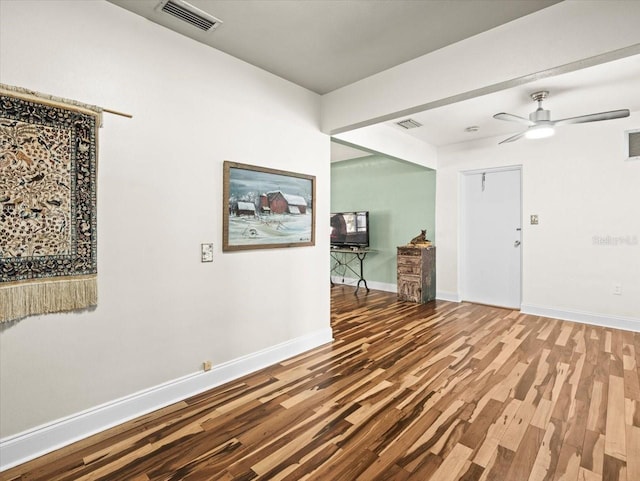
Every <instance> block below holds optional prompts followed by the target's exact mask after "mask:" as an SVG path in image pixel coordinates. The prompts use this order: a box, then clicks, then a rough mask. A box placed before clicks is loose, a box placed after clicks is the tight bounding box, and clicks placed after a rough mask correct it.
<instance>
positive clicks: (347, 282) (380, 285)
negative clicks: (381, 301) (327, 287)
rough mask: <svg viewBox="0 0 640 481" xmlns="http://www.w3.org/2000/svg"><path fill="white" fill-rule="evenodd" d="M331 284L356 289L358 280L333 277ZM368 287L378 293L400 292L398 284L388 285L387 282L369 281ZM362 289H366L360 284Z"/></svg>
mask: <svg viewBox="0 0 640 481" xmlns="http://www.w3.org/2000/svg"><path fill="white" fill-rule="evenodd" d="M331 282H333V283H334V284H337V285H344V286H353V287H355V286H356V285H357V284H358V279H353V278H351V277H344V278H343V277H342V276H332V277H331ZM367 286H368V287H369V289H374V290H376V291H385V292H398V286H397V285H396V284H387V283H386V282H378V281H367ZM360 288H361V289H364V284H363V283H360ZM358 292H360V291H358ZM365 292H366V289H365Z"/></svg>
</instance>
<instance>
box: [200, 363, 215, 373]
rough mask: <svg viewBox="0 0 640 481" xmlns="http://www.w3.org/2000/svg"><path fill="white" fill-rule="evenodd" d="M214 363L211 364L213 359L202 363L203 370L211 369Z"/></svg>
mask: <svg viewBox="0 0 640 481" xmlns="http://www.w3.org/2000/svg"><path fill="white" fill-rule="evenodd" d="M212 366H213V365H212V364H211V361H205V362H203V363H202V370H203V371H211V367H212Z"/></svg>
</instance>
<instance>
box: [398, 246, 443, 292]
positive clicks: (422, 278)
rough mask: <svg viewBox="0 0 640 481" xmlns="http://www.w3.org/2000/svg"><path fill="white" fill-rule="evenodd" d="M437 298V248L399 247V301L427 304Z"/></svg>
mask: <svg viewBox="0 0 640 481" xmlns="http://www.w3.org/2000/svg"><path fill="white" fill-rule="evenodd" d="M435 298H436V248H435V247H433V246H431V247H413V246H402V247H398V299H400V300H403V301H412V302H419V303H425V302H428V301H431V300H433V299H435Z"/></svg>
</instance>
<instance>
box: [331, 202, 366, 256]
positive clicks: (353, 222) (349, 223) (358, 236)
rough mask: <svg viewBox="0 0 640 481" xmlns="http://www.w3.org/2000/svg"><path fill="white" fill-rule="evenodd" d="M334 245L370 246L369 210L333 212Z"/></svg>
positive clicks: (332, 241) (332, 240)
mask: <svg viewBox="0 0 640 481" xmlns="http://www.w3.org/2000/svg"><path fill="white" fill-rule="evenodd" d="M331 246H332V247H369V212H366V211H362V212H335V213H332V214H331Z"/></svg>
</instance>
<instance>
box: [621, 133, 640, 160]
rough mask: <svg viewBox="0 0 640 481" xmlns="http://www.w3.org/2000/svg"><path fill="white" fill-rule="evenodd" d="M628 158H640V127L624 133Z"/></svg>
mask: <svg viewBox="0 0 640 481" xmlns="http://www.w3.org/2000/svg"><path fill="white" fill-rule="evenodd" d="M624 140H625V144H626V150H625V153H626V154H627V160H640V129H638V130H627V131H626V132H625V133H624Z"/></svg>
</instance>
